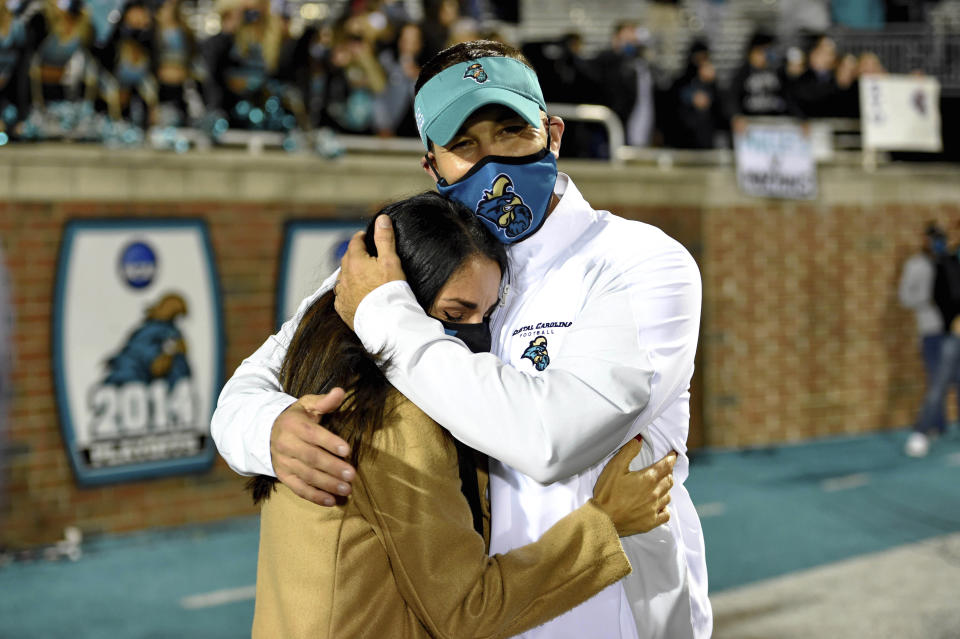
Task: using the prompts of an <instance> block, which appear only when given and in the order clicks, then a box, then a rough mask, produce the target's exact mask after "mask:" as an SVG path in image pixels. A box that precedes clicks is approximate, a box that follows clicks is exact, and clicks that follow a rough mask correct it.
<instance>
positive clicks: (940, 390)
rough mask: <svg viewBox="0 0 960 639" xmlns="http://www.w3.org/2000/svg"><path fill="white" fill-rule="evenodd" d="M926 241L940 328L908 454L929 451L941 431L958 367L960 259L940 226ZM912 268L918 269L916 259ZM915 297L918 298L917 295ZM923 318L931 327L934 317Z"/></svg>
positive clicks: (943, 426) (918, 454)
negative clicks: (932, 267) (944, 404)
mask: <svg viewBox="0 0 960 639" xmlns="http://www.w3.org/2000/svg"><path fill="white" fill-rule="evenodd" d="M927 242H928V248H927V250H928V255H929V256H930V257H931V258H932V260H933V265H934V279H933V301H934V303H935V304H936V307H937V310H938V311H939V315H940V320H941V322H942V329H941V332H940V339H939V349H935V348H933V347H931V353H930V364H931V374H930V376H929V377H928V378H927V389H926V392H925V393H924V396H923V404H922V405H921V408H920V415H919V417H918V418H917V422H916V424H915V425H914V428H913V432H912V433H911V434H910V436H909V437H908V438H907V441H906V445H905V447H904V452H905V453H906V454H907V455H908V456H910V457H925V456H926V455H927V453H928V452H929V450H930V440H931V439H932V438H934V437H936V436H937V435H938V434H942V433H943V432H944V430H945V422H944V419H943V402H944V400H945V399H946V396H947V391H948V390H949V388H950V386H951V385H954V384H955V383H956V381H957V373H958V370H960V259H958V252H957V248H955V247H954V248H947V240H946V237H945V236H944V235H943V233H942V231H939V229H936V228H934V229H932V230H928V232H927ZM914 269H915V270H916V271H919V270H920V269H918V268H917V262H915V263H914ZM921 275H923V274H922V273H921ZM926 275H927V276H929V273H926ZM911 277H913V278H915V279H917V280H919V279H920V277H921V276H920V275H916V274H911ZM901 283H902V281H901ZM924 283H925V282H924ZM909 297H910V296H909V295H908V298H909ZM916 297H917V298H919V297H920V294H919V293H918V294H916ZM911 301H913V300H912V299H911ZM926 321H927V322H929V323H930V327H931V328H932V327H933V319H932V318H931V319H929V320H926ZM925 363H926V362H925Z"/></svg>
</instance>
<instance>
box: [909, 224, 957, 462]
mask: <svg viewBox="0 0 960 639" xmlns="http://www.w3.org/2000/svg"><path fill="white" fill-rule="evenodd" d="M946 251H947V237H946V234H945V233H944V232H943V230H941V229H940V227H939V226H937V225H936V224H935V223H933V222H931V223H930V224H928V225H927V230H926V232H925V233H924V241H923V249H922V250H921V251H918V252H916V253H914V254H913V255H911V256H910V257H909V258H908V259H907V261H906V262H904V264H903V270H902V271H901V273H900V286H899V288H898V293H899V298H900V305H901V306H903V307H904V308H907V309H910V310H912V311H913V313H914V315H915V317H916V320H917V335H918V336H919V337H920V352H921V354H922V355H923V368H924V371H925V372H926V380H927V384H928V385H929V384H930V382H931V381H932V380H933V376H934V375H935V374H936V371H937V368H938V367H939V364H940V347H941V343H942V342H943V317H942V316H941V315H940V309H938V308H937V305H936V304H935V303H934V300H933V285H934V280H935V277H936V272H937V271H936V260H939V259H940V258H941V256H942V255H943V254H944V253H946ZM944 424H945V422H944V416H943V410H942V406H941V411H940V414H939V415H937V418H936V427H937V430H939V431H941V432H942V431H943V429H944ZM928 449H929V442H928V440H927V436H926V434H925V433H919V432H916V431H915V432H914V433H913V434H912V435H911V436H910V437H908V438H907V443H906V446H905V447H904V452H906V454H907V455H909V456H911V457H923V456H924V455H926V454H927V451H928Z"/></svg>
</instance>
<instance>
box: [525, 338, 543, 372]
mask: <svg viewBox="0 0 960 639" xmlns="http://www.w3.org/2000/svg"><path fill="white" fill-rule="evenodd" d="M520 359H529V360H530V361H531V362H532V363H533V367H534V368H536V369H537V370H538V371H542V370H543V369H545V368H546V367H547V366H549V365H550V355H549V353H547V338H546V337H544V336H543V335H537V336H536V337H535V338H533V339H532V340H530V345H529V346H527V349H526V350H525V351H523V355H522V356H521V358H520Z"/></svg>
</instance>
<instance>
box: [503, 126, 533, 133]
mask: <svg viewBox="0 0 960 639" xmlns="http://www.w3.org/2000/svg"><path fill="white" fill-rule="evenodd" d="M526 128H527V126H526V125H525V124H516V125H513V126H505V127H503V132H504V133H509V134H510V135H520V134H521V133H523V132H524V130H525V129H526Z"/></svg>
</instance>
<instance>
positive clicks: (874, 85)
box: [860, 75, 943, 153]
mask: <svg viewBox="0 0 960 639" xmlns="http://www.w3.org/2000/svg"><path fill="white" fill-rule="evenodd" d="M860 125H861V127H862V128H863V146H864V148H866V149H877V150H885V151H930V152H934V153H935V152H938V151H940V150H941V149H942V147H943V142H942V139H941V134H940V82H939V81H938V80H937V79H936V78H931V77H928V76H916V75H865V76H863V77H862V78H861V79H860Z"/></svg>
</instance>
